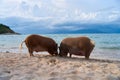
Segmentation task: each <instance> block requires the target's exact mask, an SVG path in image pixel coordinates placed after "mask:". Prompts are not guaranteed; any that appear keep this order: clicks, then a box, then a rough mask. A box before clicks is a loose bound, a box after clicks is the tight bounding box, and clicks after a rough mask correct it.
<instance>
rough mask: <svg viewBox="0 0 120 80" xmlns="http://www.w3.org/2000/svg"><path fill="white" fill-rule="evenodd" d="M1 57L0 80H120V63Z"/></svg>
mask: <svg viewBox="0 0 120 80" xmlns="http://www.w3.org/2000/svg"><path fill="white" fill-rule="evenodd" d="M34 55H35V57H29V56H28V54H22V53H21V54H17V53H0V80H120V61H112V60H102V59H92V58H91V59H90V60H85V59H84V58H83V57H72V58H61V57H54V56H50V55H49V54H34Z"/></svg>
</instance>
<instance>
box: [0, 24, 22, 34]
mask: <svg viewBox="0 0 120 80" xmlns="http://www.w3.org/2000/svg"><path fill="white" fill-rule="evenodd" d="M0 34H6V35H9V34H20V33H17V32H15V31H13V30H12V29H10V27H9V26H6V25H4V24H0Z"/></svg>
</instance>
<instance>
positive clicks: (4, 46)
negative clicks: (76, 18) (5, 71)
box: [0, 34, 120, 60]
mask: <svg viewBox="0 0 120 80" xmlns="http://www.w3.org/2000/svg"><path fill="white" fill-rule="evenodd" d="M42 35H43V36H47V37H51V38H53V39H54V40H55V41H56V42H57V43H58V44H60V42H61V41H62V39H64V38H66V37H77V36H88V37H90V38H91V39H92V40H94V41H95V48H94V50H93V52H92V54H91V56H90V57H91V58H103V59H115V60H120V34H42ZM27 36H28V35H0V52H12V53H20V50H19V45H20V43H21V42H22V41H23V40H24V39H25V38H26V37H27ZM22 53H28V51H27V48H26V46H25V45H23V49H22Z"/></svg>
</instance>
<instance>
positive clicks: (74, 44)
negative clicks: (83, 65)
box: [59, 36, 95, 59]
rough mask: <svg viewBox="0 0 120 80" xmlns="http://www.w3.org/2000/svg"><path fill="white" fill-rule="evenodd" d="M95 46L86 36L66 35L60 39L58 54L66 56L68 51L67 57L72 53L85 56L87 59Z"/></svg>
mask: <svg viewBox="0 0 120 80" xmlns="http://www.w3.org/2000/svg"><path fill="white" fill-rule="evenodd" d="M94 47H95V43H94V41H93V40H91V39H90V38H88V37H85V36H81V37H74V38H72V37H68V38H65V39H63V40H62V41H61V43H60V47H59V55H60V56H64V57H66V56H67V55H68V53H69V57H71V56H72V54H73V55H78V56H85V59H89V56H90V54H91V52H92V50H93V48H94Z"/></svg>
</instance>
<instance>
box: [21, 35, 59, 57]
mask: <svg viewBox="0 0 120 80" xmlns="http://www.w3.org/2000/svg"><path fill="white" fill-rule="evenodd" d="M24 42H25V44H26V46H27V48H28V51H29V54H30V56H34V55H33V52H34V51H35V52H40V51H47V52H48V53H49V54H50V55H58V51H57V49H58V46H57V43H56V42H55V41H54V40H53V39H51V38H48V37H44V36H40V35H36V34H32V35H29V36H28V37H27V38H26V39H25V40H24V41H23V42H22V43H21V47H22V44H23V43H24Z"/></svg>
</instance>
